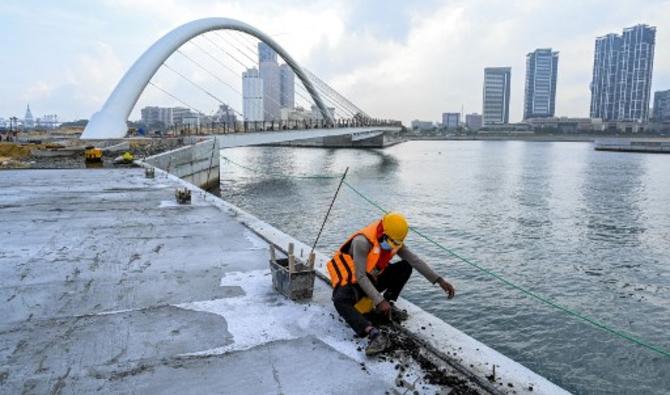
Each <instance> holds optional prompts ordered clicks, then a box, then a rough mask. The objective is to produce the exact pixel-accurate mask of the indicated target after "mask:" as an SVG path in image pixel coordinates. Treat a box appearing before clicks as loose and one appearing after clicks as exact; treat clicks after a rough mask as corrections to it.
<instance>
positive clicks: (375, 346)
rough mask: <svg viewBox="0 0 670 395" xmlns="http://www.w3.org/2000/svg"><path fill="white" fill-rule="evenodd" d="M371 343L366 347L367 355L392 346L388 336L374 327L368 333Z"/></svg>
mask: <svg viewBox="0 0 670 395" xmlns="http://www.w3.org/2000/svg"><path fill="white" fill-rule="evenodd" d="M368 339H369V343H368V346H367V347H366V348H365V355H367V356H372V355H377V354H379V353H381V352H384V351H386V350H387V349H388V348H389V347H390V346H391V341H390V340H389V338H388V336H386V335H385V334H384V333H381V332H380V331H379V329H377V328H373V329H372V330H371V331H370V333H369V334H368Z"/></svg>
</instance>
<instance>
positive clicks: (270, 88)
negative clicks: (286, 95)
mask: <svg viewBox="0 0 670 395" xmlns="http://www.w3.org/2000/svg"><path fill="white" fill-rule="evenodd" d="M258 69H259V72H260V76H261V79H262V80H263V114H264V119H265V120H266V121H275V120H279V119H280V118H281V113H280V111H279V110H280V108H281V105H280V103H281V98H280V93H281V92H280V89H281V88H280V78H279V64H277V53H276V52H275V51H274V50H273V49H272V48H270V46H269V45H267V44H266V43H264V42H262V41H261V42H259V43H258Z"/></svg>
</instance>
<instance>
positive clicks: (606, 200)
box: [221, 141, 670, 394]
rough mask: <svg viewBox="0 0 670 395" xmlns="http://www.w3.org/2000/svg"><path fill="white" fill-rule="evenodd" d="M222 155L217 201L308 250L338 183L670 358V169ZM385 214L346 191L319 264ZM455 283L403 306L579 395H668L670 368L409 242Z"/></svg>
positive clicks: (652, 159) (444, 152)
mask: <svg viewBox="0 0 670 395" xmlns="http://www.w3.org/2000/svg"><path fill="white" fill-rule="evenodd" d="M222 154H223V155H225V156H227V157H229V158H231V159H233V160H235V161H236V162H239V163H242V164H244V165H246V166H249V167H252V168H258V169H262V171H263V172H262V173H254V172H251V171H249V170H244V169H241V168H239V167H236V166H234V165H231V164H229V163H226V162H225V161H222V163H221V164H222V173H221V189H222V197H223V198H224V199H226V200H228V201H230V202H232V203H233V204H235V205H238V206H240V207H242V208H243V209H245V210H247V211H249V212H251V213H253V214H255V215H256V216H258V217H260V218H261V219H263V220H265V221H267V222H269V223H271V224H273V225H274V226H276V227H278V228H279V229H282V230H283V231H285V232H287V233H288V234H291V235H293V236H295V237H296V238H298V239H300V240H303V241H305V242H307V243H311V242H312V241H313V239H314V237H315V236H316V233H317V231H318V228H319V226H320V224H321V220H322V217H323V215H324V214H325V212H326V209H327V207H328V204H329V202H330V199H331V197H332V194H333V192H334V191H335V188H336V186H337V182H338V180H336V179H307V180H305V179H294V178H284V177H278V175H296V174H337V173H340V174H341V173H342V172H343V170H344V168H345V167H346V166H350V172H349V176H348V177H347V179H348V181H349V182H350V183H351V184H352V185H354V186H355V187H357V188H358V189H360V190H361V191H362V192H364V193H365V194H366V195H368V196H371V197H373V198H374V199H375V200H376V201H377V202H379V203H380V204H381V205H382V206H383V207H385V208H387V209H393V210H398V211H401V212H403V213H405V214H406V215H407V217H408V219H409V220H410V222H411V224H412V225H414V226H416V227H418V228H419V229H420V230H421V231H423V232H424V233H426V234H428V235H431V236H432V237H434V238H435V239H436V240H437V241H438V242H440V243H442V244H444V245H445V246H447V247H449V248H452V249H453V250H455V251H456V252H457V253H459V254H461V255H462V256H465V257H468V258H472V259H473V260H475V261H476V262H477V263H479V264H481V265H483V266H485V267H487V268H489V269H492V270H494V271H495V272H497V273H499V274H501V275H503V276H505V277H506V278H508V279H509V280H511V281H513V282H514V283H516V284H519V285H521V286H523V287H525V288H528V289H531V290H532V291H534V292H537V293H539V294H541V295H544V296H547V297H549V298H551V299H553V300H554V301H556V302H558V303H561V304H563V305H565V306H568V307H570V308H573V309H576V310H578V311H580V312H582V313H584V314H587V315H589V316H592V317H595V318H597V319H599V320H602V321H604V322H607V323H609V324H610V325H612V326H614V327H616V328H619V329H622V330H625V331H627V332H629V333H632V334H635V335H637V336H639V337H641V338H643V339H646V340H647V341H649V342H651V343H653V344H656V345H659V346H661V347H662V348H664V349H666V350H669V349H670V265H669V263H670V182H669V181H670V177H669V176H668V175H669V174H670V156H668V155H665V156H664V155H653V154H632V153H612V152H598V151H594V150H593V147H592V146H591V144H589V143H567V142H561V143H540V142H500V141H498V142H496V141H482V142H447V141H441V142H409V143H405V144H401V145H397V146H394V147H391V148H387V149H385V150H346V149H340V150H332V149H312V148H276V147H251V148H236V149H227V150H224V151H222ZM379 214H380V213H379V211H377V210H376V209H375V208H373V207H372V206H370V205H368V204H367V203H366V202H365V201H363V200H362V199H360V198H359V197H358V196H356V195H355V194H354V193H352V192H351V191H350V190H348V189H347V188H343V190H342V192H341V194H340V197H339V198H338V200H337V203H336V205H335V207H334V208H333V212H332V213H331V217H330V220H329V222H328V224H327V226H326V229H325V231H324V234H323V236H322V239H321V241H320V242H319V246H318V248H319V249H320V250H322V251H332V250H334V249H335V248H336V247H337V246H339V244H340V243H341V242H343V241H344V240H345V238H346V237H347V236H348V235H349V234H350V233H351V232H353V231H355V230H357V229H359V228H360V227H362V226H364V225H366V224H367V223H369V222H371V221H372V220H374V219H376V218H377V217H379ZM407 245H408V246H410V247H411V248H412V250H414V251H415V252H417V253H419V255H420V256H422V257H423V258H424V259H425V260H426V261H427V262H429V263H430V264H431V265H432V266H433V267H434V268H435V270H436V271H438V272H439V273H441V274H442V275H444V276H445V277H446V278H447V279H448V280H449V281H451V282H452V283H453V284H454V286H455V287H456V290H457V297H456V298H455V299H453V300H451V301H448V300H447V299H446V297H445V296H444V294H443V293H442V292H441V290H440V288H439V287H437V286H433V285H431V284H429V283H428V282H427V281H425V280H424V279H423V278H422V277H421V276H420V275H419V274H418V273H415V274H414V275H413V276H412V278H411V279H410V283H409V284H408V287H407V288H406V289H405V291H404V292H403V296H404V297H406V298H407V299H409V300H410V301H412V302H414V303H415V304H417V305H419V306H421V307H422V308H424V309H426V310H428V311H430V312H431V313H433V314H435V315H437V316H438V317H440V318H442V319H443V320H445V321H446V322H448V323H449V324H451V325H453V326H455V327H457V328H459V329H460V330H462V331H464V332H466V333H468V334H469V335H471V336H473V337H475V338H476V339H478V340H480V341H482V342H484V343H486V344H488V345H489V346H491V347H493V348H495V349H497V350H498V351H500V352H502V353H504V354H506V355H507V356H509V357H511V358H512V359H514V360H516V361H518V362H520V363H522V364H524V365H526V366H527V367H529V368H531V369H533V370H534V371H536V372H537V373H539V374H541V375H543V376H545V377H547V378H549V379H550V380H552V381H553V382H555V383H557V384H559V385H561V386H562V387H564V388H566V389H568V390H570V391H573V392H577V393H656V394H661V393H668V392H670V358H667V357H664V356H661V355H659V354H655V353H653V352H651V351H649V350H646V349H644V348H642V347H639V346H636V345H632V344H630V343H629V342H627V341H625V340H623V339H620V338H616V337H614V336H612V335H610V334H607V333H603V332H602V331H599V330H597V329H594V328H592V327H590V326H589V325H588V324H585V323H583V322H581V321H577V320H575V319H574V318H571V317H569V316H567V315H565V314H563V313H560V312H558V311H557V310H555V309H553V308H551V307H547V306H546V305H543V304H541V303H539V302H537V301H536V300H532V299H529V298H528V297H526V296H524V295H523V294H521V293H520V292H519V291H517V290H514V289H511V288H509V287H507V286H505V285H504V284H502V283H500V282H499V281H497V280H495V279H493V278H491V277H490V276H488V275H486V274H483V273H481V272H479V271H477V270H476V269H474V268H473V267H471V266H469V265H467V264H465V263H463V262H461V261H459V260H456V259H454V258H452V257H449V255H448V254H447V253H445V252H443V251H441V250H439V249H438V248H436V247H435V246H433V245H431V244H429V243H427V242H425V241H424V240H422V239H420V238H418V237H417V236H416V235H410V236H409V239H408V241H407Z"/></svg>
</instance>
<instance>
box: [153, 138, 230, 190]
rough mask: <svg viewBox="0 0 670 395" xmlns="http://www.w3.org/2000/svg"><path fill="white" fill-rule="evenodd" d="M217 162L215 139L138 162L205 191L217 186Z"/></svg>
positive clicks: (217, 145) (217, 152)
mask: <svg viewBox="0 0 670 395" xmlns="http://www.w3.org/2000/svg"><path fill="white" fill-rule="evenodd" d="M219 162H220V160H219V141H218V139H217V138H216V137H214V138H210V139H207V140H205V141H200V142H194V144H193V145H189V146H186V147H180V148H177V149H174V150H171V151H167V152H163V153H160V154H158V155H154V156H150V157H148V158H146V159H144V160H143V161H140V163H146V164H149V165H151V166H153V167H156V168H159V169H161V170H164V171H166V172H168V173H170V174H173V175H175V176H177V177H178V178H180V179H183V180H185V181H187V182H189V183H191V184H194V185H197V186H199V187H202V188H205V189H207V188H209V187H211V186H214V185H218V183H219Z"/></svg>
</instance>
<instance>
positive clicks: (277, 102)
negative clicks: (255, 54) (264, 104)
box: [200, 35, 309, 115]
mask: <svg viewBox="0 0 670 395" xmlns="http://www.w3.org/2000/svg"><path fill="white" fill-rule="evenodd" d="M203 37H205V38H206V39H207V40H208V41H210V42H211V43H212V44H213V45H215V46H216V47H218V48H219V49H220V50H221V51H223V52H224V53H225V54H226V55H228V56H229V57H231V58H233V59H234V60H235V61H236V62H237V63H239V64H240V65H242V67H243V68H244V71H246V70H247V69H249V68H250V67H248V66H247V65H245V64H244V63H242V62H241V61H239V60H238V59H237V58H235V57H234V56H233V55H231V54H230V53H229V52H228V51H226V50H225V49H223V48H222V47H221V46H219V45H218V44H217V43H215V42H214V41H212V40H211V39H210V38H209V37H206V36H205V35H203ZM226 43H227V44H229V43H228V42H227V41H226ZM229 45H230V44H229ZM231 46H232V45H231ZM235 48H236V49H237V47H235ZM200 49H201V50H202V48H200ZM238 50H239V49H238ZM240 52H241V51H240ZM210 56H211V55H210ZM247 58H249V57H248V56H247ZM249 59H251V58H249ZM241 77H242V76H241V75H240V78H241ZM273 87H274V85H273ZM277 88H279V87H277ZM298 93H299V92H298ZM263 99H270V100H272V102H274V103H275V104H277V105H278V106H279V108H281V107H282V106H281V103H280V102H279V101H277V100H276V99H275V98H274V97H272V96H268V95H263ZM303 99H305V100H306V101H308V100H307V99H306V98H305V97H304V96H303ZM308 102H309V101H308ZM263 111H264V112H265V115H270V114H269V113H268V111H266V110H265V108H263Z"/></svg>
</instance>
